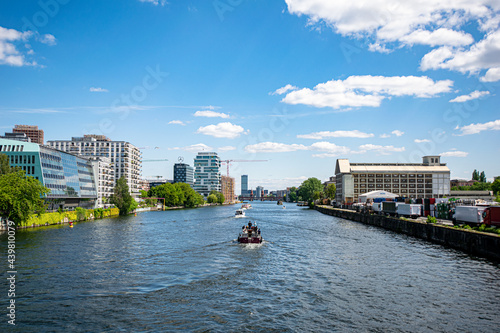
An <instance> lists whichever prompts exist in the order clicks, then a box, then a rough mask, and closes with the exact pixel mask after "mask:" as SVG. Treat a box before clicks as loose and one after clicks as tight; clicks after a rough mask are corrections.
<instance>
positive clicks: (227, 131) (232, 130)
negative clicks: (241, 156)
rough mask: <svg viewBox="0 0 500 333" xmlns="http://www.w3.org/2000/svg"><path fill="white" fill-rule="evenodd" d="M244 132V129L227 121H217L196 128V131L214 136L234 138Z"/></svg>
mask: <svg viewBox="0 0 500 333" xmlns="http://www.w3.org/2000/svg"><path fill="white" fill-rule="evenodd" d="M244 132H245V129H244V128H243V127H241V126H239V125H234V124H231V123H229V122H227V123H218V124H217V125H208V126H204V127H203V126H202V127H200V128H198V131H196V133H200V134H205V135H210V136H213V137H216V138H228V139H234V138H237V137H239V136H240V135H241V134H243V133H244Z"/></svg>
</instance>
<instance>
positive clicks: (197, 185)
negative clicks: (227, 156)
mask: <svg viewBox="0 0 500 333" xmlns="http://www.w3.org/2000/svg"><path fill="white" fill-rule="evenodd" d="M220 164H221V163H220V158H219V156H218V155H217V153H215V152H200V153H198V155H197V156H196V157H195V158H194V186H193V188H194V190H195V191H196V192H198V193H199V194H201V195H203V196H204V197H205V198H206V197H208V195H209V194H210V192H211V191H217V192H220V191H221V183H220V179H221V173H220Z"/></svg>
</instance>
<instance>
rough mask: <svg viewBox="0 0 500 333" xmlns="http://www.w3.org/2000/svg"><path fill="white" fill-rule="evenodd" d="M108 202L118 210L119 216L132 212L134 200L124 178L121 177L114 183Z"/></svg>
mask: <svg viewBox="0 0 500 333" xmlns="http://www.w3.org/2000/svg"><path fill="white" fill-rule="evenodd" d="M110 201H111V203H112V204H114V205H115V206H116V207H117V208H118V209H119V210H120V215H127V214H128V213H130V212H131V211H132V210H133V201H135V200H134V199H133V198H132V196H131V195H130V192H129V188H128V185H127V180H126V179H125V177H123V176H122V177H121V178H120V179H118V180H117V181H116V185H115V188H114V190H113V195H112V196H111V200H110Z"/></svg>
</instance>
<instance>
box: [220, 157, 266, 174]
mask: <svg viewBox="0 0 500 333" xmlns="http://www.w3.org/2000/svg"><path fill="white" fill-rule="evenodd" d="M267 161H268V160H222V161H220V162H221V163H226V165H227V176H228V177H229V165H230V164H231V162H238V163H239V162H267Z"/></svg>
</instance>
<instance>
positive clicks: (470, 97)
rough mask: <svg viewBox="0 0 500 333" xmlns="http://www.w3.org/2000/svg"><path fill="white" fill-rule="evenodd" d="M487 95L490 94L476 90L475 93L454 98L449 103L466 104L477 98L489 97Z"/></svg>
mask: <svg viewBox="0 0 500 333" xmlns="http://www.w3.org/2000/svg"><path fill="white" fill-rule="evenodd" d="M489 93H490V92H489V91H479V90H476V91H473V92H471V93H470V94H468V95H462V96H458V97H455V98H454V99H452V100H450V103H461V102H467V101H470V100H473V99H477V98H480V97H483V96H486V95H489Z"/></svg>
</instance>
